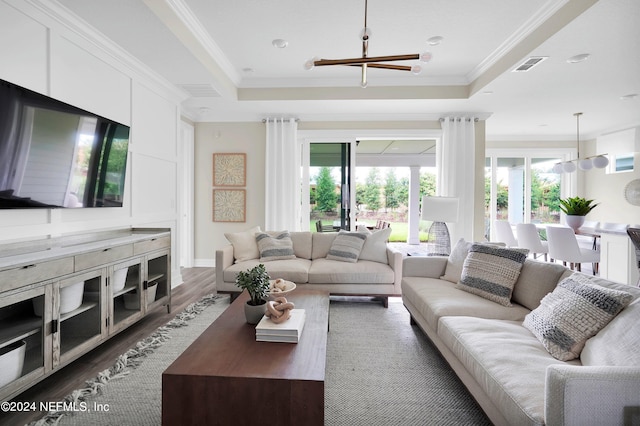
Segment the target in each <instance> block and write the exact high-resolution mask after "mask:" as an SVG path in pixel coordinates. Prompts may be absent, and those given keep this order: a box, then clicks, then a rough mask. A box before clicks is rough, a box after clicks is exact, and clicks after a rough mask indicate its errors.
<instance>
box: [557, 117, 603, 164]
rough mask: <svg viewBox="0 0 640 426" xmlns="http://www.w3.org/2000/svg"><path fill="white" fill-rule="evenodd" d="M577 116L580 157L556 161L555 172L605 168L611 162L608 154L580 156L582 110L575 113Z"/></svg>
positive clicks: (577, 141)
mask: <svg viewBox="0 0 640 426" xmlns="http://www.w3.org/2000/svg"><path fill="white" fill-rule="evenodd" d="M573 115H574V116H575V117H576V145H577V148H578V158H576V159H575V160H569V161H563V162H560V163H556V164H554V166H553V169H552V171H553V172H554V173H573V172H575V171H576V170H577V169H580V170H585V171H586V170H591V169H592V168H594V167H595V168H596V169H604V168H605V167H607V165H608V164H609V159H608V158H607V157H605V155H607V154H599V155H592V156H591V157H585V158H580V116H581V115H582V113H581V112H576V113H575V114H573Z"/></svg>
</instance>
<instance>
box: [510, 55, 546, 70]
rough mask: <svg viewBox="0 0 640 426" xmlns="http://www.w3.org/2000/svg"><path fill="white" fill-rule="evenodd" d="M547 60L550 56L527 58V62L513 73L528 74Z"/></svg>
mask: <svg viewBox="0 0 640 426" xmlns="http://www.w3.org/2000/svg"><path fill="white" fill-rule="evenodd" d="M547 58H548V56H531V57H530V58H527V60H525V61H524V62H523V63H521V64H520V65H518V66H517V67H516V69H514V70H513V72H527V71H529V70H530V69H531V68H533V67H535V66H536V65H538V64H539V63H540V62H542V61H544V60H545V59H547Z"/></svg>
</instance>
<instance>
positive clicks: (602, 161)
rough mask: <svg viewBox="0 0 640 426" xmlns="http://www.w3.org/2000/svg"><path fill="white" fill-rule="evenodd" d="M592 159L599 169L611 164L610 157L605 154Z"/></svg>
mask: <svg viewBox="0 0 640 426" xmlns="http://www.w3.org/2000/svg"><path fill="white" fill-rule="evenodd" d="M592 161H593V166H594V167H596V168H598V169H604V168H605V167H607V164H609V159H608V158H607V157H605V156H604V155H598V156H597V157H596V158H594V159H593V160H592Z"/></svg>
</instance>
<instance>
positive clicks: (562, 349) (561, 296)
mask: <svg viewBox="0 0 640 426" xmlns="http://www.w3.org/2000/svg"><path fill="white" fill-rule="evenodd" d="M632 299H633V296H632V295H631V294H629V293H627V292H624V291H620V290H614V289H611V288H607V287H601V286H599V285H596V284H594V283H593V281H592V280H591V279H590V278H589V277H588V276H586V275H582V274H573V275H571V276H570V277H567V278H565V279H564V280H562V281H561V282H560V284H558V286H557V287H556V288H555V290H553V291H552V292H551V293H549V294H547V295H546V296H545V297H543V298H542V301H541V302H540V306H538V307H537V308H536V309H534V310H533V311H531V312H530V313H529V314H528V315H527V316H526V317H525V318H524V322H523V325H524V326H525V327H526V328H527V329H529V331H531V332H532V333H533V334H534V335H535V336H536V337H537V338H538V340H540V342H541V343H542V345H543V346H544V347H545V349H546V350H547V351H549V353H550V354H551V355H552V356H553V357H554V358H556V359H559V360H560V361H569V360H571V359H574V358H578V357H579V356H580V352H582V349H583V348H584V345H585V343H586V342H587V340H588V339H590V338H591V337H593V336H595V335H596V333H598V331H600V330H601V329H603V328H604V326H606V325H607V324H609V322H610V321H611V320H612V319H613V318H615V316H616V315H618V313H619V312H620V311H622V310H623V309H624V308H625V307H626V306H627V305H628V304H629V303H631V300H632Z"/></svg>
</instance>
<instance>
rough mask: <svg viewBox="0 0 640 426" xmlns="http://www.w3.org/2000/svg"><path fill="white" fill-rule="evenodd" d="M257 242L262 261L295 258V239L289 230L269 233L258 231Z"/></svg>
mask: <svg viewBox="0 0 640 426" xmlns="http://www.w3.org/2000/svg"><path fill="white" fill-rule="evenodd" d="M256 242H257V243H258V250H259V251H260V261H261V262H270V261H273V260H285V259H295V258H296V255H295V254H294V252H293V241H291V235H290V234H289V231H281V232H274V233H269V234H267V233H266V232H258V233H257V234H256Z"/></svg>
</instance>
